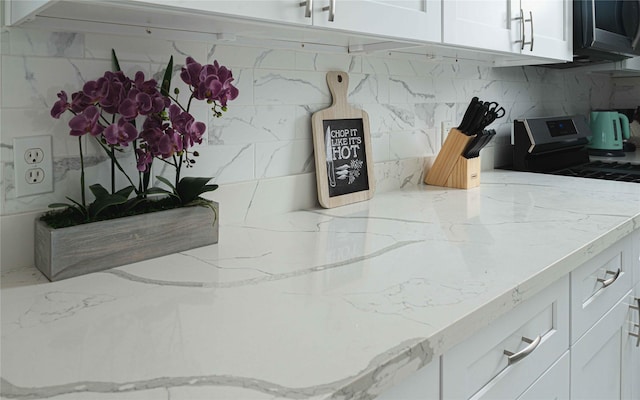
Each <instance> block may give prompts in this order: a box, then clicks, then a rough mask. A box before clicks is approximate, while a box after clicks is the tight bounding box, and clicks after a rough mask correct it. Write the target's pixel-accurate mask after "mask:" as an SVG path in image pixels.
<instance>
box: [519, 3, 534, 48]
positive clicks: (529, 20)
mask: <svg viewBox="0 0 640 400" xmlns="http://www.w3.org/2000/svg"><path fill="white" fill-rule="evenodd" d="M524 21H525V22H529V24H530V25H529V26H530V27H531V40H530V41H528V42H525V41H524V40H523V41H522V46H523V47H524V46H525V45H527V44H528V45H529V51H533V12H531V11H529V19H525V20H524ZM522 37H523V39H524V34H523V35H522Z"/></svg>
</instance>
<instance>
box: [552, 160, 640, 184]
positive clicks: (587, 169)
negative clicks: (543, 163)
mask: <svg viewBox="0 0 640 400" xmlns="http://www.w3.org/2000/svg"><path fill="white" fill-rule="evenodd" d="M548 173H550V174H553V175H563V176H575V177H581V178H592V179H606V180H611V181H622V182H637V183H640V164H632V163H630V162H617V161H591V162H588V163H586V164H580V165H577V166H572V167H568V168H564V169H561V170H558V171H551V172H548Z"/></svg>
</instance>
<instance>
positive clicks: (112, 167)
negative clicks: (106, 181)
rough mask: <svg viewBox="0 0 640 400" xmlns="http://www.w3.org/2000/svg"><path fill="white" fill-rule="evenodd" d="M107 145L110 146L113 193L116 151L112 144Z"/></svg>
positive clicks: (112, 189) (114, 189)
mask: <svg viewBox="0 0 640 400" xmlns="http://www.w3.org/2000/svg"><path fill="white" fill-rule="evenodd" d="M109 147H111V194H114V193H115V192H116V163H115V159H116V153H115V150H114V148H113V145H111V146H109Z"/></svg>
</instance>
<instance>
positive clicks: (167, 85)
mask: <svg viewBox="0 0 640 400" xmlns="http://www.w3.org/2000/svg"><path fill="white" fill-rule="evenodd" d="M172 75H173V56H171V58H169V63H168V64H167V69H165V71H164V77H163V78H162V86H160V94H162V95H163V96H169V91H170V90H171V76H172Z"/></svg>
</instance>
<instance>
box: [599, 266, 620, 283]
mask: <svg viewBox="0 0 640 400" xmlns="http://www.w3.org/2000/svg"><path fill="white" fill-rule="evenodd" d="M620 272H622V270H621V269H620V268H618V270H617V271H616V272H613V271H607V272H606V273H607V275H613V276H612V277H611V278H609V279H604V278H598V282H601V283H602V287H603V288H606V287H607V286H610V285H611V284H612V283H613V282H615V281H616V279H618V277H619V276H620Z"/></svg>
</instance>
